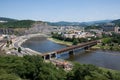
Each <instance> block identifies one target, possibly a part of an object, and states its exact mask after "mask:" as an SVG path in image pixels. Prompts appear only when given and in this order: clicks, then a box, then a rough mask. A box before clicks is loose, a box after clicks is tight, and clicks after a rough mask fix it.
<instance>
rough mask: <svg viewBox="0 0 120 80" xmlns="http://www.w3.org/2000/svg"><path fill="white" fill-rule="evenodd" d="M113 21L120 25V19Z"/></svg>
mask: <svg viewBox="0 0 120 80" xmlns="http://www.w3.org/2000/svg"><path fill="white" fill-rule="evenodd" d="M112 23H114V24H116V25H118V26H120V19H117V20H114V21H112Z"/></svg>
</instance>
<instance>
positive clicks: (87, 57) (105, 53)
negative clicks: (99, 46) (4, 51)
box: [22, 37, 120, 70]
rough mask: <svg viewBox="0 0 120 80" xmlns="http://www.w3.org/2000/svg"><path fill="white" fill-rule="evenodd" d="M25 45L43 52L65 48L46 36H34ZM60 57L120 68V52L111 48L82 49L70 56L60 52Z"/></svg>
mask: <svg viewBox="0 0 120 80" xmlns="http://www.w3.org/2000/svg"><path fill="white" fill-rule="evenodd" d="M22 46H23V47H27V48H30V49H33V50H36V51H38V52H41V53H43V54H44V53H47V52H52V51H54V50H58V49H61V48H65V47H66V46H65V45H61V44H57V43H54V42H52V41H49V40H47V39H46V38H45V37H42V38H41V37H34V38H31V39H29V40H27V41H26V42H24V43H23V44H22ZM58 58H62V59H67V60H70V61H76V62H79V63H82V64H94V65H96V66H100V67H105V68H109V69H114V70H120V52H118V51H109V50H90V51H84V50H80V51H79V52H76V53H75V55H73V56H69V54H66V53H64V54H60V55H58Z"/></svg>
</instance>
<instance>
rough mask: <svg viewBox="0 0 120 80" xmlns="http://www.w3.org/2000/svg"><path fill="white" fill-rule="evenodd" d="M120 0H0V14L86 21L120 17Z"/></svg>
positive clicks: (39, 18) (23, 17) (46, 19)
mask: <svg viewBox="0 0 120 80" xmlns="http://www.w3.org/2000/svg"><path fill="white" fill-rule="evenodd" d="M119 3H120V0H1V1H0V16H1V17H10V18H15V19H20V20H21V19H31V20H42V21H55V22H57V21H71V22H86V21H95V20H106V19H107V20H111V19H119V18H120V15H118V14H120V10H119V8H120V5H119Z"/></svg>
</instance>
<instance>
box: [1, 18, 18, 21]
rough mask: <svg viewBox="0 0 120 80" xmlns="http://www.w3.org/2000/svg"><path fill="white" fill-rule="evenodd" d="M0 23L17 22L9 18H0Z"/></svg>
mask: <svg viewBox="0 0 120 80" xmlns="http://www.w3.org/2000/svg"><path fill="white" fill-rule="evenodd" d="M0 21H8V22H13V21H17V20H16V19H11V18H5V17H0Z"/></svg>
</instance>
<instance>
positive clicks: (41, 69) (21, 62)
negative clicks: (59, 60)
mask: <svg viewBox="0 0 120 80" xmlns="http://www.w3.org/2000/svg"><path fill="white" fill-rule="evenodd" d="M73 65H74V66H73V70H71V71H69V72H68V71H67V72H66V71H65V70H63V67H62V66H61V67H56V66H55V65H53V64H52V63H46V62H45V61H43V59H42V58H41V57H40V56H28V55H26V56H23V57H17V56H10V55H5V56H4V55H2V56H0V80H120V72H119V71H114V70H108V69H101V68H99V67H96V66H94V65H90V64H89V65H82V64H78V63H74V64H73Z"/></svg>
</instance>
